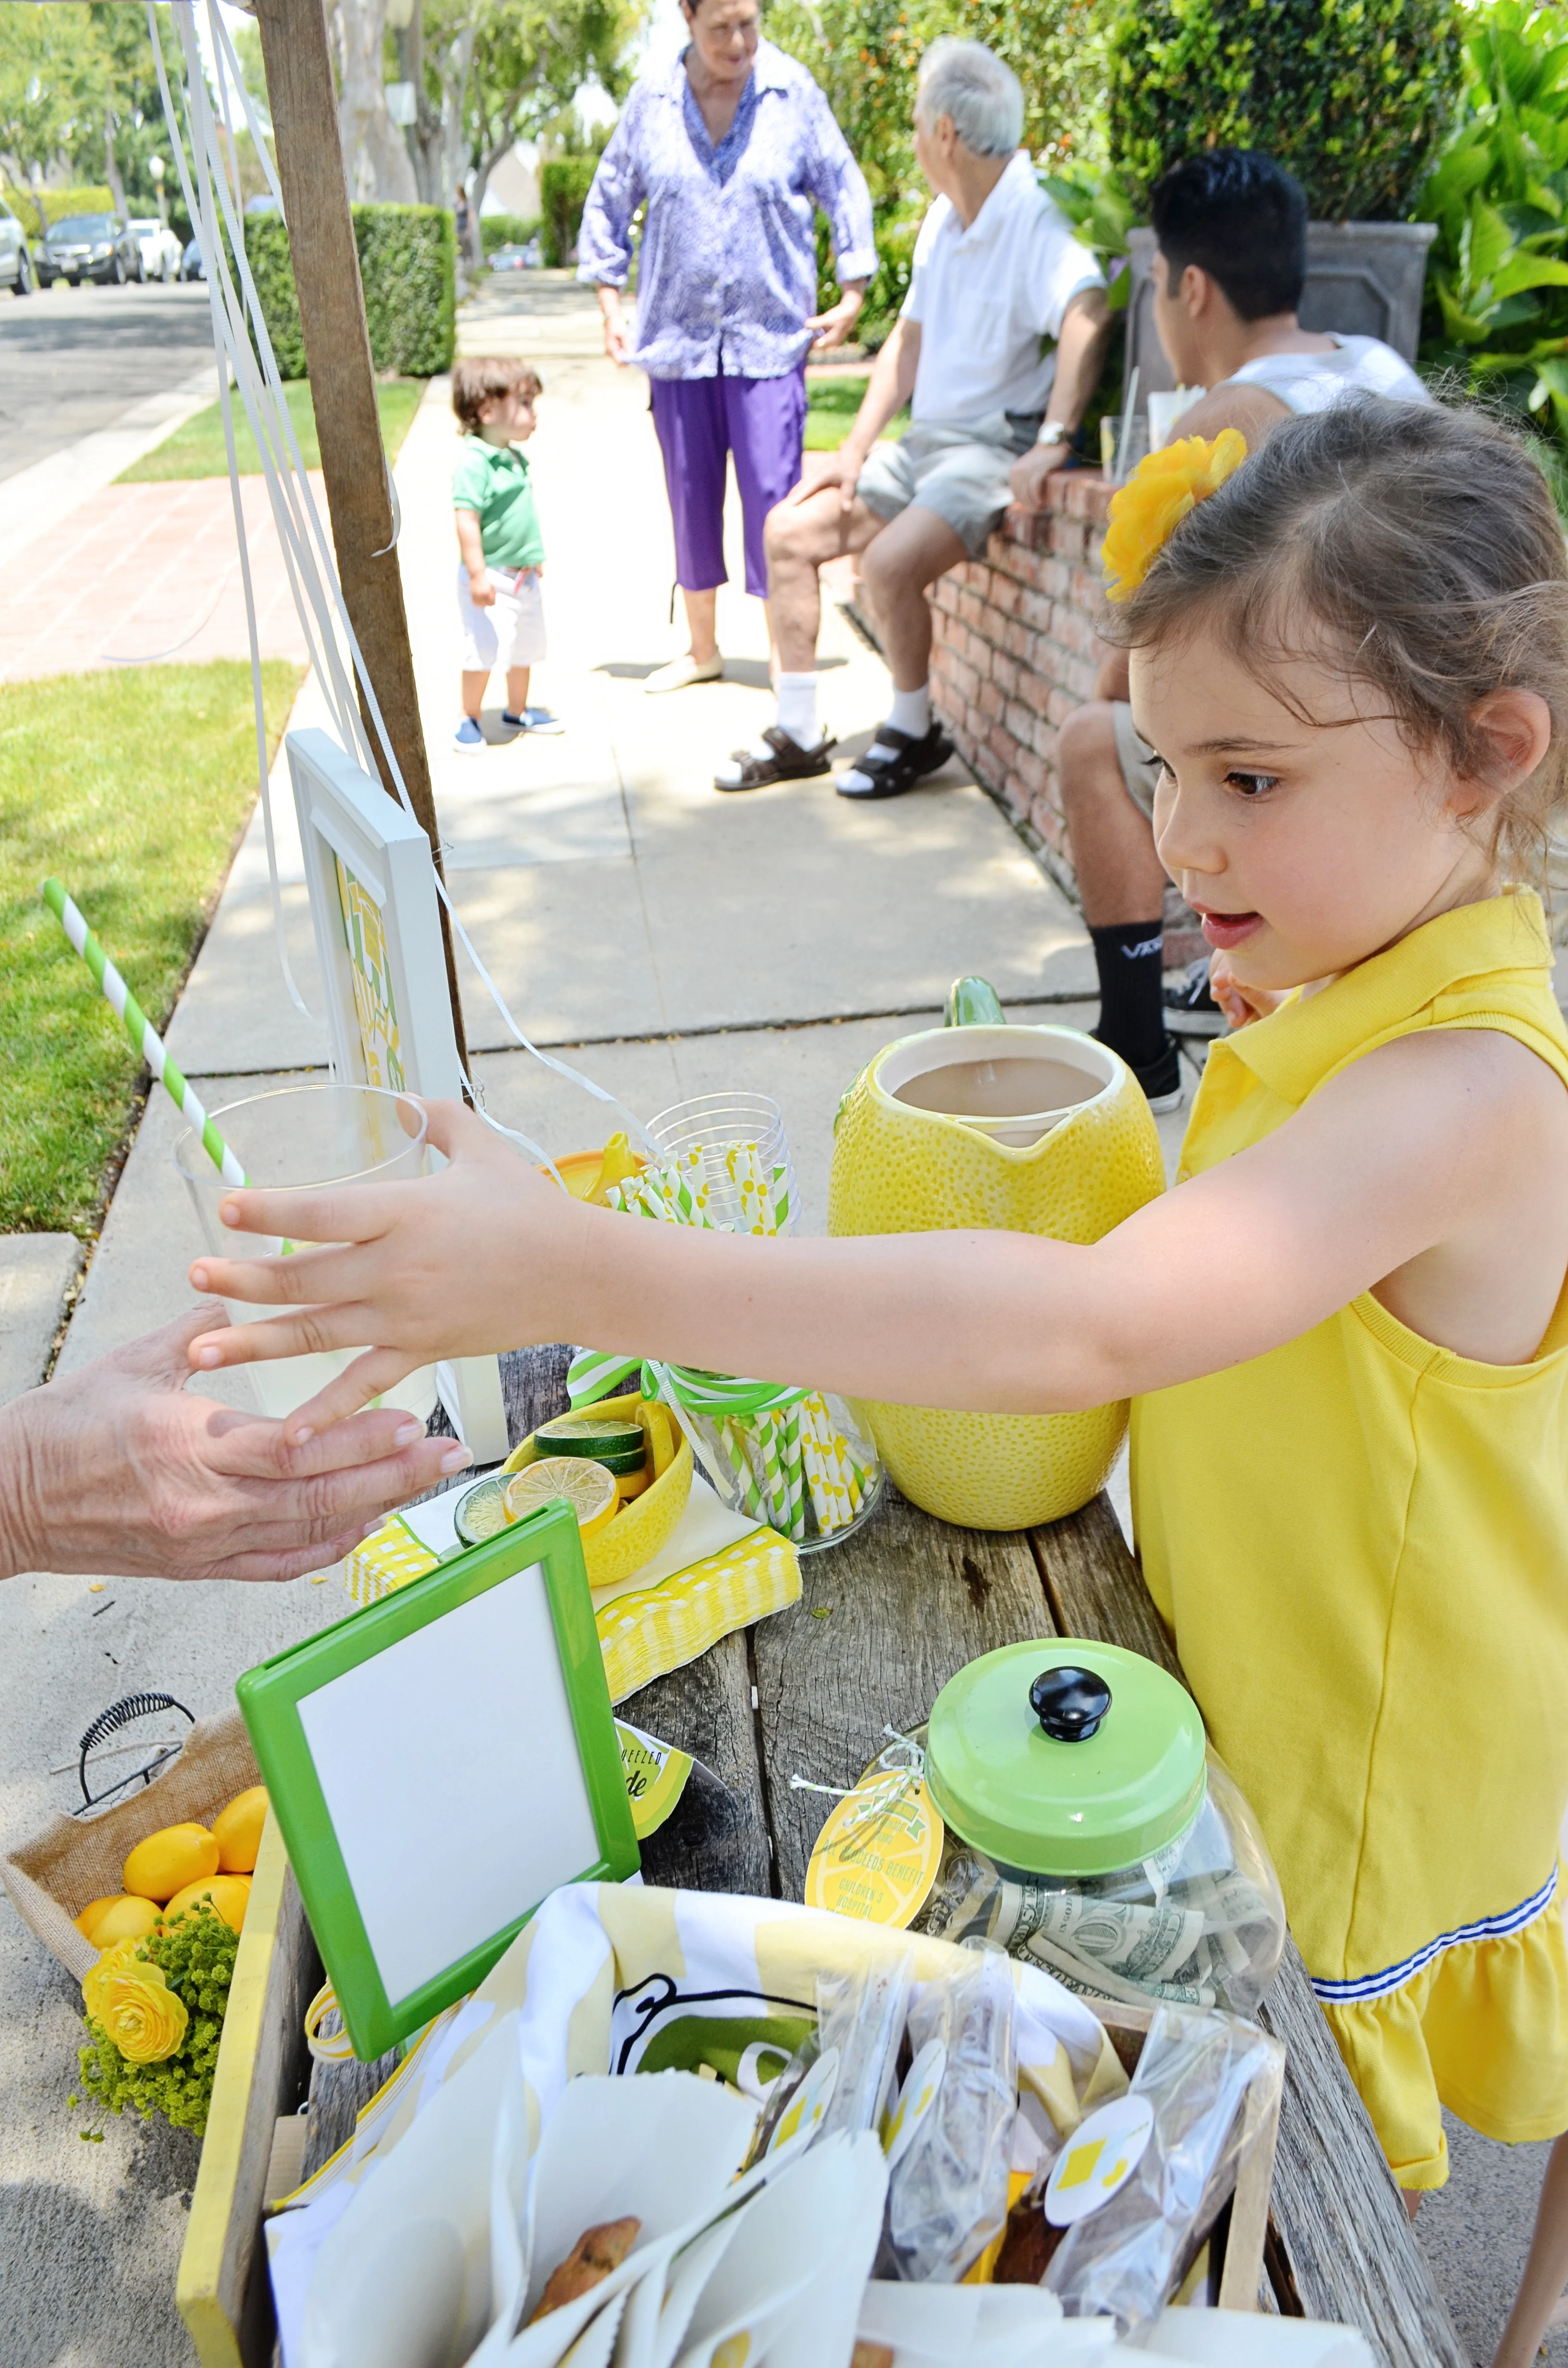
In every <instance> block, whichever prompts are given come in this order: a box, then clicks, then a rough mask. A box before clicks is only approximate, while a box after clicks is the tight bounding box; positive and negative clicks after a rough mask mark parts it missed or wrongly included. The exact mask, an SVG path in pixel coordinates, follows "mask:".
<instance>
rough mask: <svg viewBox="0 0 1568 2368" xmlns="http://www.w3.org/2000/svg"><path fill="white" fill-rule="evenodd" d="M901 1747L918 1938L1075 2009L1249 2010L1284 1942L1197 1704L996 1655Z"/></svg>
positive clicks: (1104, 1677) (1087, 1660)
mask: <svg viewBox="0 0 1568 2368" xmlns="http://www.w3.org/2000/svg"><path fill="white" fill-rule="evenodd" d="M909 1740H910V1743H911V1744H913V1745H915V1746H916V1747H918V1748H919V1750H920V1751H921V1753H922V1756H923V1759H924V1770H923V1772H924V1777H925V1783H926V1792H927V1793H928V1795H929V1798H930V1800H931V1804H932V1805H933V1807H934V1808H936V1809H937V1811H938V1812H939V1814H940V1816H941V1817H942V1819H943V1822H944V1825H945V1827H946V1834H945V1837H944V1840H943V1847H942V1857H941V1862H940V1866H939V1868H938V1871H937V1880H936V1882H935V1884H934V1885H933V1886H932V1889H931V1891H930V1893H929V1895H928V1896H927V1898H926V1901H925V1903H924V1906H923V1907H922V1910H921V1912H920V1915H919V1917H918V1918H917V1925H918V1929H919V1930H923V1931H925V1932H928V1933H930V1934H931V1935H932V1936H933V1937H934V1938H937V1939H939V1940H944V1941H960V1942H961V1941H968V1942H969V1943H971V1945H974V1944H977V1943H978V1944H981V1945H989V1946H991V1947H1000V1948H1004V1949H1006V1951H1007V1952H1009V1954H1010V1955H1012V1956H1015V1957H1025V1958H1028V1959H1030V1960H1032V1961H1033V1962H1034V1963H1035V1964H1040V1965H1043V1966H1044V1967H1045V1969H1046V1971H1047V1972H1048V1973H1051V1974H1054V1975H1056V1977H1057V1979H1058V1980H1059V1981H1062V1982H1063V1983H1065V1984H1066V1986H1067V1987H1069V1988H1070V1989H1075V1990H1078V1991H1080V1992H1081V1993H1083V1994H1084V1995H1085V1996H1088V1997H1091V1998H1103V1999H1110V2000H1120V2001H1123V2002H1132V2003H1141V2002H1142V2000H1143V1999H1145V1998H1163V1999H1167V2000H1170V2001H1171V2002H1172V2003H1174V2004H1177V2005H1184V2006H1205V2007H1221V2008H1223V2009H1226V2010H1228V2011H1229V2012H1231V2013H1233V2014H1241V2015H1250V2014H1252V2013H1253V2012H1254V2011H1255V2010H1256V2007H1257V2004H1258V2001H1259V1999H1260V1998H1262V1997H1263V1994H1264V1992H1265V1991H1266V1990H1267V1987H1268V1985H1269V1983H1270V1981H1271V1980H1272V1979H1273V1977H1274V1973H1275V1970H1276V1968H1277V1966H1278V1963H1279V1957H1280V1952H1281V1951H1282V1950H1283V1948H1284V1945H1285V1909H1284V1904H1283V1902H1282V1900H1281V1898H1280V1896H1279V1883H1278V1877H1277V1876H1276V1874H1275V1872H1274V1868H1273V1865H1272V1863H1271V1862H1270V1860H1269V1856H1268V1852H1267V1848H1266V1847H1265V1844H1264V1839H1263V1835H1262V1832H1261V1831H1260V1829H1259V1827H1258V1824H1257V1820H1256V1817H1255V1816H1254V1815H1253V1813H1252V1810H1251V1809H1250V1808H1249V1807H1248V1805H1247V1804H1246V1801H1245V1800H1244V1797H1243V1795H1242V1793H1241V1791H1240V1789H1239V1787H1238V1786H1237V1784H1236V1783H1235V1781H1234V1779H1233V1777H1232V1776H1231V1775H1230V1774H1229V1773H1228V1772H1227V1770H1226V1769H1225V1768H1224V1766H1223V1765H1222V1763H1221V1761H1220V1760H1219V1759H1216V1757H1215V1755H1214V1754H1213V1752H1211V1751H1210V1750H1209V1749H1208V1748H1207V1743H1206V1739H1205V1736H1204V1732H1203V1722H1202V1719H1201V1718H1200V1716H1199V1712H1198V1706H1197V1704H1196V1703H1195V1702H1193V1700H1192V1697H1191V1696H1190V1695H1189V1694H1188V1693H1187V1691H1186V1689H1185V1688H1184V1687H1182V1686H1181V1685H1179V1684H1178V1683H1177V1682H1176V1679H1175V1678H1173V1677H1170V1676H1168V1675H1167V1674H1166V1672H1165V1670H1164V1669H1162V1668H1159V1667H1158V1665H1157V1664H1156V1663H1155V1662H1153V1661H1149V1660H1145V1659H1144V1658H1143V1656H1142V1654H1138V1653H1130V1652H1125V1651H1123V1650H1122V1649H1121V1648H1120V1647H1119V1645H1094V1644H1085V1643H1082V1642H1076V1641H1073V1640H1069V1639H1064V1638H1054V1639H1051V1640H1050V1641H1049V1642H1043V1643H1034V1644H1022V1645H1005V1646H1004V1647H1003V1648H1002V1650H1001V1651H1000V1652H995V1653H987V1654H985V1655H984V1656H983V1657H982V1658H981V1659H980V1660H978V1661H971V1663H970V1664H969V1666H968V1667H967V1668H963V1669H960V1671H959V1672H958V1674H957V1676H956V1677H954V1678H952V1679H949V1682H948V1684H947V1685H945V1686H944V1687H943V1689H942V1691H941V1692H940V1693H939V1694H938V1695H937V1700H936V1702H934V1703H933V1705H932V1709H931V1716H930V1720H929V1723H928V1725H926V1727H925V1728H923V1729H920V1730H917V1731H916V1733H915V1736H912V1737H911V1738H909ZM902 1749H903V1747H902V1746H900V1745H894V1746H892V1747H891V1748H890V1750H889V1751H888V1753H886V1754H885V1755H884V1765H888V1766H891V1765H892V1763H893V1761H894V1759H896V1758H897V1757H898V1755H899V1753H900V1751H901V1750H902Z"/></svg>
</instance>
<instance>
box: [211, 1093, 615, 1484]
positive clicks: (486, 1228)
mask: <svg viewBox="0 0 1568 2368" xmlns="http://www.w3.org/2000/svg"><path fill="white" fill-rule="evenodd" d="M422 1107H423V1108H424V1109H425V1110H426V1113H427V1116H428V1121H429V1132H428V1140H429V1141H430V1143H432V1144H434V1145H435V1147H436V1148H437V1150H438V1151H442V1152H445V1153H446V1155H447V1157H448V1161H449V1165H448V1166H447V1167H444V1168H442V1170H441V1172H440V1173H439V1175H437V1176H426V1177H421V1178H418V1179H416V1180H415V1182H413V1183H405V1184H380V1185H377V1184H368V1185H358V1186H351V1187H349V1188H348V1189H347V1190H334V1189H333V1188H332V1187H331V1186H327V1187H325V1188H324V1190H321V1191H319V1192H265V1191H263V1192H233V1193H231V1194H230V1196H229V1197H228V1198H227V1199H226V1200H225V1201H224V1202H223V1203H222V1219H223V1223H224V1224H226V1225H233V1227H234V1229H235V1231H236V1232H239V1233H244V1232H254V1233H257V1234H275V1235H283V1234H285V1233H287V1235H288V1236H289V1238H290V1240H292V1241H301V1242H319V1243H323V1244H325V1245H328V1247H323V1248H320V1249H309V1250H301V1251H296V1252H294V1253H293V1254H292V1255H291V1256H290V1257H288V1258H254V1259H230V1258H199V1259H198V1260H197V1262H196V1264H195V1265H194V1266H193V1267H192V1269H191V1272H192V1274H193V1275H200V1276H201V1277H202V1281H200V1282H199V1284H198V1286H197V1288H198V1289H199V1290H201V1291H210V1292H217V1293H219V1294H220V1295H221V1296H222V1297H223V1298H225V1299H243V1300H249V1301H251V1302H254V1303H256V1304H259V1305H261V1306H265V1307H293V1308H296V1309H298V1311H299V1312H298V1313H297V1314H294V1315H279V1316H275V1317H273V1318H271V1319H270V1320H268V1321H266V1322H262V1323H257V1324H245V1325H240V1326H231V1327H230V1328H228V1329H225V1330H222V1331H210V1332H206V1333H203V1334H202V1335H201V1336H200V1337H199V1338H197V1339H194V1340H192V1342H191V1344H190V1352H189V1354H190V1362H191V1364H192V1366H193V1367H194V1368H195V1369H196V1371H197V1372H213V1371H215V1370H216V1369H217V1368H219V1367H220V1366H224V1365H242V1364H248V1363H250V1362H252V1361H253V1360H267V1359H269V1358H274V1357H300V1356H307V1355H312V1354H319V1353H322V1352H324V1351H331V1350H334V1349H359V1348H363V1347H364V1344H365V1343H366V1342H367V1341H372V1342H374V1343H375V1346H374V1347H373V1348H370V1349H366V1351H365V1354H364V1355H363V1356H360V1357H357V1358H356V1359H355V1360H354V1362H353V1363H352V1364H351V1365H349V1366H348V1367H347V1369H346V1370H345V1371H344V1372H342V1373H340V1374H339V1375H338V1376H337V1377H336V1379H335V1381H333V1382H332V1383H329V1385H328V1386H327V1388H325V1389H324V1390H323V1391H322V1392H321V1393H320V1394H319V1395H317V1396H316V1397H314V1398H312V1400H311V1401H310V1402H309V1404H308V1405H306V1406H301V1407H300V1409H299V1410H298V1412H297V1413H295V1414H293V1415H290V1417H288V1420H287V1422H286V1424H285V1426H284V1428H285V1430H286V1433H287V1436H288V1438H289V1440H290V1441H291V1442H293V1443H294V1444H296V1445H297V1444H299V1443H300V1442H301V1441H302V1440H308V1439H310V1438H312V1436H313V1435H314V1434H315V1433H316V1432H318V1431H321V1430H324V1429H326V1428H327V1427H328V1426H329V1425H330V1424H332V1423H335V1422H338V1421H340V1420H341V1419H342V1418H343V1417H344V1416H345V1415H349V1414H353V1413H354V1412H355V1411H356V1409H357V1408H358V1407H359V1406H364V1405H365V1404H366V1403H367V1402H368V1401H369V1399H371V1398H374V1397H379V1396H380V1395H381V1393H382V1392H383V1391H385V1390H389V1389H392V1388H393V1387H394V1386H395V1385H396V1383H398V1382H400V1381H402V1380H403V1377H404V1375H405V1374H408V1373H411V1372H414V1371H415V1368H416V1367H417V1366H419V1365H426V1364H430V1363H432V1362H434V1361H435V1360H436V1359H437V1358H441V1357H480V1356H485V1355H488V1354H490V1353H492V1352H494V1351H498V1350H500V1349H513V1348H516V1347H517V1346H518V1345H519V1343H521V1342H524V1341H529V1340H545V1339H551V1340H553V1339H555V1338H560V1337H562V1331H561V1325H562V1319H563V1318H564V1317H565V1315H566V1310H567V1309H568V1308H569V1307H570V1305H571V1304H572V1301H573V1299H574V1296H575V1292H574V1290H573V1281H574V1277H576V1276H577V1275H578V1274H579V1273H580V1269H581V1264H582V1258H581V1253H580V1251H579V1250H578V1247H577V1245H576V1240H575V1235H576V1232H577V1229H578V1228H579V1227H580V1225H581V1222H582V1217H583V1212H582V1211H581V1210H580V1209H579V1208H578V1206H577V1203H576V1202H575V1201H573V1200H571V1199H570V1198H569V1197H568V1195H566V1194H565V1193H563V1192H562V1190H561V1189H560V1187H559V1186H558V1185H557V1184H555V1183H554V1182H553V1181H552V1179H551V1178H549V1177H546V1176H540V1175H539V1174H538V1173H537V1171H536V1170H535V1169H533V1168H532V1167H529V1166H528V1163H527V1161H526V1160H524V1159H522V1158H521V1157H519V1156H518V1154H517V1150H516V1149H515V1148H514V1146H513V1145H512V1144H509V1143H507V1142H506V1140H505V1139H504V1137H502V1136H500V1135H498V1134H496V1133H494V1130H493V1129H491V1128H490V1127H487V1126H486V1125H485V1123H484V1121H483V1119H480V1118H477V1117H476V1116H475V1115H474V1113H473V1112H472V1110H464V1109H463V1107H462V1105H461V1104H460V1102H440V1101H437V1102H426V1103H424V1104H422ZM547 1280H548V1281H550V1282H551V1286H552V1287H551V1292H550V1294H549V1295H548V1297H547V1295H546V1293H545V1292H544V1290H543V1289H542V1285H543V1284H544V1283H545V1282H546V1281H547ZM558 1282H559V1283H562V1284H564V1285H565V1290H564V1292H562V1291H558V1290H557V1289H555V1288H554V1286H555V1285H556V1284H557V1283H558ZM568 1328H569V1324H568Z"/></svg>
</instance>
